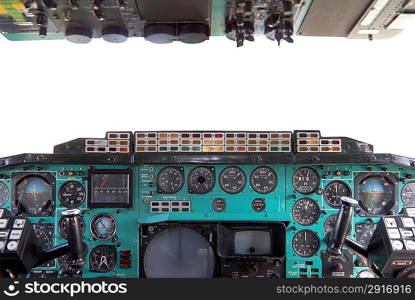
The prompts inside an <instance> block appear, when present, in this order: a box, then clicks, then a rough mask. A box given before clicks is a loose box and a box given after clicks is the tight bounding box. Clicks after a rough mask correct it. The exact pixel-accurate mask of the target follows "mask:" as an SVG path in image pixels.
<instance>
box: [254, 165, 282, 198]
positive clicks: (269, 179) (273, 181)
mask: <svg viewBox="0 0 415 300" xmlns="http://www.w3.org/2000/svg"><path fill="white" fill-rule="evenodd" d="M277 182H278V177H277V174H276V173H275V171H274V170H273V169H271V168H269V167H258V168H256V169H255V170H253V171H252V173H251V177H250V183H251V187H252V188H253V189H254V191H255V192H257V193H260V194H268V193H271V192H272V191H273V190H275V188H276V187H277Z"/></svg>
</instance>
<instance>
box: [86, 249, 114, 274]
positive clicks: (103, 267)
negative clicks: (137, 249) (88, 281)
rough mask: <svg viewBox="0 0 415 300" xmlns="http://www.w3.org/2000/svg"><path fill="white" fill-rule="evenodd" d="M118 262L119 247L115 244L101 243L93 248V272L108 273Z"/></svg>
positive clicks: (91, 255) (91, 265)
mask: <svg viewBox="0 0 415 300" xmlns="http://www.w3.org/2000/svg"><path fill="white" fill-rule="evenodd" d="M116 264H117V248H115V246H108V245H100V246H97V247H95V248H94V249H92V250H91V253H90V254H89V266H90V267H91V272H97V273H107V272H109V271H111V270H112V269H114V267H115V265H116Z"/></svg>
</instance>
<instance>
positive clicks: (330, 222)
mask: <svg viewBox="0 0 415 300" xmlns="http://www.w3.org/2000/svg"><path fill="white" fill-rule="evenodd" d="M336 222H337V215H331V216H329V217H328V218H327V219H326V221H325V222H324V233H328V232H332V231H333V230H334V226H335V225H336ZM351 230H352V228H351V227H350V226H349V228H348V230H347V234H350V231H351Z"/></svg>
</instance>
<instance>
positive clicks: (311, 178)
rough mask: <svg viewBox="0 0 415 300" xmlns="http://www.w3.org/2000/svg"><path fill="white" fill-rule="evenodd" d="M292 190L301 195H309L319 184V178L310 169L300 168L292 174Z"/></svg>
mask: <svg viewBox="0 0 415 300" xmlns="http://www.w3.org/2000/svg"><path fill="white" fill-rule="evenodd" d="M292 181H293V186H294V189H295V190H296V191H297V192H299V193H301V194H304V195H306V194H311V193H312V192H314V191H315V190H316V189H317V188H318V186H319V184H320V176H318V174H317V172H316V171H315V170H314V169H311V168H300V169H298V170H297V171H295V173H294V174H293V178H292Z"/></svg>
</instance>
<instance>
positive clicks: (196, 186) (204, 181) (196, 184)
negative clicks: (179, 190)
mask: <svg viewBox="0 0 415 300" xmlns="http://www.w3.org/2000/svg"><path fill="white" fill-rule="evenodd" d="M187 182H188V188H189V193H190V194H206V193H209V192H210V191H211V190H212V189H213V187H214V185H215V182H216V179H215V169H214V168H211V167H197V168H194V169H193V170H192V171H190V173H189V177H188V178H187Z"/></svg>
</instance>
